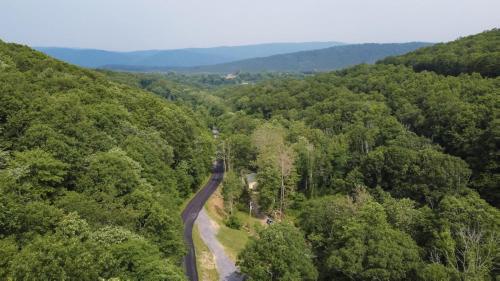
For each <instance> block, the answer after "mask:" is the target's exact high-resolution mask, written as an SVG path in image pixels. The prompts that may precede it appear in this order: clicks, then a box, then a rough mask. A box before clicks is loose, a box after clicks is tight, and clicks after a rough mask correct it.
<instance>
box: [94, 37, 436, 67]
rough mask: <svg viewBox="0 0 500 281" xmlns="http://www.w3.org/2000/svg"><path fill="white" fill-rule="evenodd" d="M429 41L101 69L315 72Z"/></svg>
mask: <svg viewBox="0 0 500 281" xmlns="http://www.w3.org/2000/svg"><path fill="white" fill-rule="evenodd" d="M429 45H432V44H431V43H423V42H410V43H389V44H375V43H367V44H353V45H341V46H335V47H330V48H325V49H319V50H311V51H302V52H294V53H287V54H280V55H274V56H268V57H258V58H251V59H245V60H239V61H233V62H229V63H222V64H214V65H200V66H195V67H162V66H147V65H120V64H110V65H106V66H104V67H103V68H106V69H113V70H123V71H137V72H148V71H176V72H182V73H234V72H238V71H241V72H317V71H329V70H336V69H341V68H345V67H348V66H352V65H356V64H360V63H369V64H370V63H374V62H376V61H378V60H380V59H383V58H386V57H389V56H396V55H402V54H405V53H408V52H411V51H413V50H416V49H418V48H421V47H426V46H429Z"/></svg>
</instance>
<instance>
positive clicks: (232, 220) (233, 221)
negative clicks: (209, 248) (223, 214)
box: [226, 215, 241, 229]
mask: <svg viewBox="0 0 500 281" xmlns="http://www.w3.org/2000/svg"><path fill="white" fill-rule="evenodd" d="M226 226H227V227H229V228H232V229H240V228H241V221H240V219H239V218H238V217H237V216H235V215H231V216H229V218H228V219H227V220H226Z"/></svg>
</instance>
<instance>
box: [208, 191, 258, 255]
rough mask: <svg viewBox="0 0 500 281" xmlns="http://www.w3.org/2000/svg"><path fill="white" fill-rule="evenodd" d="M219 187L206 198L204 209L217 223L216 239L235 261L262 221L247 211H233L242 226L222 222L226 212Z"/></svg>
mask: <svg viewBox="0 0 500 281" xmlns="http://www.w3.org/2000/svg"><path fill="white" fill-rule="evenodd" d="M220 189H221V186H220V187H219V188H217V190H216V191H215V192H214V194H213V195H212V196H211V197H210V198H209V199H208V201H207V203H206V204H205V210H206V211H207V213H208V215H209V216H210V218H211V219H212V220H214V221H215V222H216V223H217V224H218V225H219V232H218V233H217V240H219V242H220V243H221V244H222V246H223V247H224V249H225V251H226V253H227V255H228V256H229V258H231V259H232V260H233V261H236V259H237V257H238V254H239V253H240V252H241V251H242V250H243V249H244V248H245V245H246V243H247V242H248V240H249V238H250V237H251V236H254V235H255V233H256V232H257V228H258V227H259V226H261V225H262V221H261V220H259V219H257V218H254V217H250V216H249V214H248V213H245V212H241V211H235V215H236V216H237V217H238V219H239V220H240V221H241V223H242V227H241V228H240V229H232V228H229V227H227V226H226V225H225V223H224V222H225V219H226V217H227V215H228V214H227V213H226V212H225V211H224V201H223V198H222V195H221V193H220Z"/></svg>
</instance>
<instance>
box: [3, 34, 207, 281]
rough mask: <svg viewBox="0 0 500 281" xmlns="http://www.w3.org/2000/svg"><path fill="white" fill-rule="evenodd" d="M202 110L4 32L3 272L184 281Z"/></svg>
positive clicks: (202, 157) (203, 165) (199, 168)
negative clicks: (13, 40) (186, 202)
mask: <svg viewBox="0 0 500 281" xmlns="http://www.w3.org/2000/svg"><path fill="white" fill-rule="evenodd" d="M203 120H204V118H202V117H201V116H199V115H198V113H194V112H192V111H191V110H190V109H187V108H185V107H181V106H177V105H173V104H170V103H168V102H166V100H164V99H162V98H160V97H155V96H154V95H151V94H150V93H146V92H143V91H141V90H139V89H137V88H132V87H129V86H124V85H121V84H117V83H113V82H109V81H108V80H106V79H105V78H104V76H103V75H102V74H99V73H96V72H93V71H88V70H83V69H81V68H77V67H75V66H71V65H68V64H65V63H62V62H59V61H56V60H54V59H52V58H49V57H47V56H45V55H43V54H41V53H39V52H36V51H33V50H31V49H29V48H27V47H23V46H20V45H15V44H5V43H3V42H1V41H0V194H1V196H0V279H1V280H104V279H112V278H113V279H120V280H184V279H185V277H184V273H183V270H182V267H181V260H182V257H183V256H184V253H185V246H184V243H183V241H182V237H181V233H182V224H181V220H180V215H179V205H180V203H181V202H182V201H183V199H185V198H186V197H187V196H189V194H191V193H192V192H193V190H194V189H195V188H197V187H198V185H199V184H200V182H201V181H202V180H203V179H204V178H205V177H206V175H207V174H208V172H209V168H210V166H211V161H212V159H211V157H212V155H213V152H214V150H213V143H212V137H211V135H210V134H209V132H208V130H207V129H206V124H205V123H204V121H203Z"/></svg>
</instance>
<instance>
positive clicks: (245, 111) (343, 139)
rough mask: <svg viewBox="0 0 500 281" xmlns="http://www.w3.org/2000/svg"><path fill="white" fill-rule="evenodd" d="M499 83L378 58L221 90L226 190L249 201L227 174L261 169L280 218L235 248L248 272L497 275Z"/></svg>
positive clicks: (261, 194) (261, 190)
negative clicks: (340, 68) (416, 68)
mask: <svg viewBox="0 0 500 281" xmlns="http://www.w3.org/2000/svg"><path fill="white" fill-rule="evenodd" d="M478 38H481V37H478ZM465 40H469V39H465ZM460 43H461V41H460V40H459V41H457V42H454V43H450V44H449V46H451V47H450V48H453V47H454V46H455V45H456V44H460ZM445 46H448V45H445ZM484 52H485V53H484V54H482V55H484V56H489V54H487V52H488V51H487V50H485V51H484ZM499 89H500V79H499V78H484V77H482V76H481V75H480V74H477V73H472V74H460V75H459V76H457V77H454V76H443V75H440V74H437V73H434V72H415V71H414V70H413V69H412V68H411V67H407V66H403V65H390V64H389V65H387V64H378V65H372V66H370V65H359V66H356V67H353V68H349V69H346V70H343V71H338V72H332V73H324V74H318V75H314V76H311V77H306V78H305V79H280V80H274V81H268V82H263V83H260V84H257V85H248V86H239V87H229V88H223V89H220V90H218V91H217V92H216V93H215V97H216V98H217V99H214V102H213V103H212V104H211V105H207V106H208V107H209V108H213V107H214V106H215V107H216V105H218V104H219V105H220V104H222V105H223V106H221V107H216V108H222V109H223V110H218V111H212V113H215V112H217V113H218V114H217V115H216V116H215V117H214V118H215V120H216V122H217V124H218V126H219V127H220V130H221V132H222V139H223V140H224V146H223V155H222V157H223V158H224V159H225V160H226V163H227V167H228V172H227V176H226V177H227V180H226V182H225V185H224V189H225V191H224V192H225V193H224V194H225V195H226V200H230V202H232V203H231V204H230V205H231V206H232V205H233V202H239V203H236V205H238V204H239V206H240V208H242V210H245V209H246V208H247V206H248V202H247V200H248V193H247V192H245V191H242V187H241V185H240V184H239V183H238V181H234V180H231V179H232V178H233V177H235V176H236V177H237V175H240V174H245V173H249V172H256V179H257V184H258V187H257V188H258V192H257V193H255V194H254V195H253V196H254V197H255V200H256V203H257V204H258V208H259V211H260V212H261V213H264V214H267V215H269V216H272V217H274V218H275V219H276V220H277V221H278V222H279V221H281V223H276V224H277V225H276V226H271V227H269V228H266V229H264V230H262V231H261V232H260V233H259V235H257V237H255V238H253V239H252V240H251V242H250V243H249V244H248V245H247V247H246V248H245V249H244V250H243V252H241V253H240V255H239V261H238V264H239V266H240V268H241V271H242V272H243V273H244V274H246V275H247V277H248V279H249V280H315V279H316V278H318V279H319V280H360V281H361V280H426V281H427V280H436V281H437V280H453V281H455V280H497V279H498V276H499V274H500V272H499V271H498V267H497V264H498V262H499V261H500V252H499V248H498V245H499V241H500V236H499V235H500V234H499V233H500V232H499V231H500V211H499V210H498V209H497V208H496V207H498V206H500V205H499V204H500V197H499V194H500V192H499V186H498V183H499V182H500V176H499V163H500V162H499V158H498V157H499V154H498V151H499V150H498V139H499V138H500V135H499V131H498V128H499V122H498V116H499V113H500V96H499ZM488 202H489V203H488ZM492 205H493V206H492ZM495 206H496V207H495ZM247 211H248V210H247ZM287 224H292V225H287ZM293 225H295V226H293ZM294 227H296V228H298V229H296V228H294ZM290 245H293V246H290ZM288 247H291V249H290V248H288ZM285 249H289V250H285ZM292 249H293V250H292ZM311 263H312V264H313V265H314V266H311ZM270 276H272V277H270Z"/></svg>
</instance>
